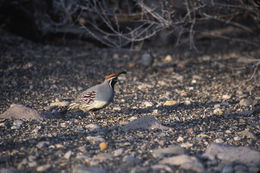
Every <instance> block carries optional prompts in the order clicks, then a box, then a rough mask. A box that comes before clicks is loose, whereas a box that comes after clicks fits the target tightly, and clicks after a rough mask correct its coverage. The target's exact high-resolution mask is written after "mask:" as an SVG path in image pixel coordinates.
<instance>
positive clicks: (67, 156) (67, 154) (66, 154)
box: [64, 150, 72, 159]
mask: <svg viewBox="0 0 260 173" xmlns="http://www.w3.org/2000/svg"><path fill="white" fill-rule="evenodd" d="M71 154H72V151H70V150H69V151H67V152H66V153H65V154H64V158H65V159H70V156H71Z"/></svg>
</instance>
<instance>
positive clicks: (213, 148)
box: [203, 143, 260, 166]
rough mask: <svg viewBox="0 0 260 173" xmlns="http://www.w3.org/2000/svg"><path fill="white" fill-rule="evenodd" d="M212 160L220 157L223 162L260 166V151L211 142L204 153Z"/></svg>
mask: <svg viewBox="0 0 260 173" xmlns="http://www.w3.org/2000/svg"><path fill="white" fill-rule="evenodd" d="M203 156H204V157H207V158H209V159H211V160H215V158H218V159H219V160H221V161H222V162H223V163H226V164H230V163H233V162H238V163H242V164H245V165H248V166H260V152H258V151H255V150H252V149H250V148H249V147H235V146H229V145H223V144H214V143H212V144H210V145H209V146H208V148H207V150H206V151H205V153H204V154H203Z"/></svg>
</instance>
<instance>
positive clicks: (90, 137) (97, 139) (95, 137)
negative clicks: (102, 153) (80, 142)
mask: <svg viewBox="0 0 260 173" xmlns="http://www.w3.org/2000/svg"><path fill="white" fill-rule="evenodd" d="M86 138H87V140H89V141H90V142H93V143H95V142H104V141H105V139H104V138H102V137H99V136H87V137H86Z"/></svg>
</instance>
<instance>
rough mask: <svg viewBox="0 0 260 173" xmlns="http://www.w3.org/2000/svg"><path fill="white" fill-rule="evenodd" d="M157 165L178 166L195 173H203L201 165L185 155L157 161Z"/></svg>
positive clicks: (193, 158)
mask: <svg viewBox="0 0 260 173" xmlns="http://www.w3.org/2000/svg"><path fill="white" fill-rule="evenodd" d="M159 164H169V165H175V166H180V167H181V168H183V169H186V170H192V171H195V172H203V170H204V168H203V165H202V164H201V163H200V162H199V161H198V160H197V158H196V157H192V156H188V155H185V154H182V155H178V156H173V157H167V158H164V159H163V160H161V161H159Z"/></svg>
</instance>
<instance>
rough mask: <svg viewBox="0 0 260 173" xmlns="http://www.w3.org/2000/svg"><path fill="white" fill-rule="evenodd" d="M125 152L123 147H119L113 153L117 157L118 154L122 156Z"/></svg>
mask: <svg viewBox="0 0 260 173" xmlns="http://www.w3.org/2000/svg"><path fill="white" fill-rule="evenodd" d="M123 152H124V149H123V148H119V149H117V150H115V151H114V152H113V155H114V156H115V157H117V156H120V155H121V154H122V153H123Z"/></svg>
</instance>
